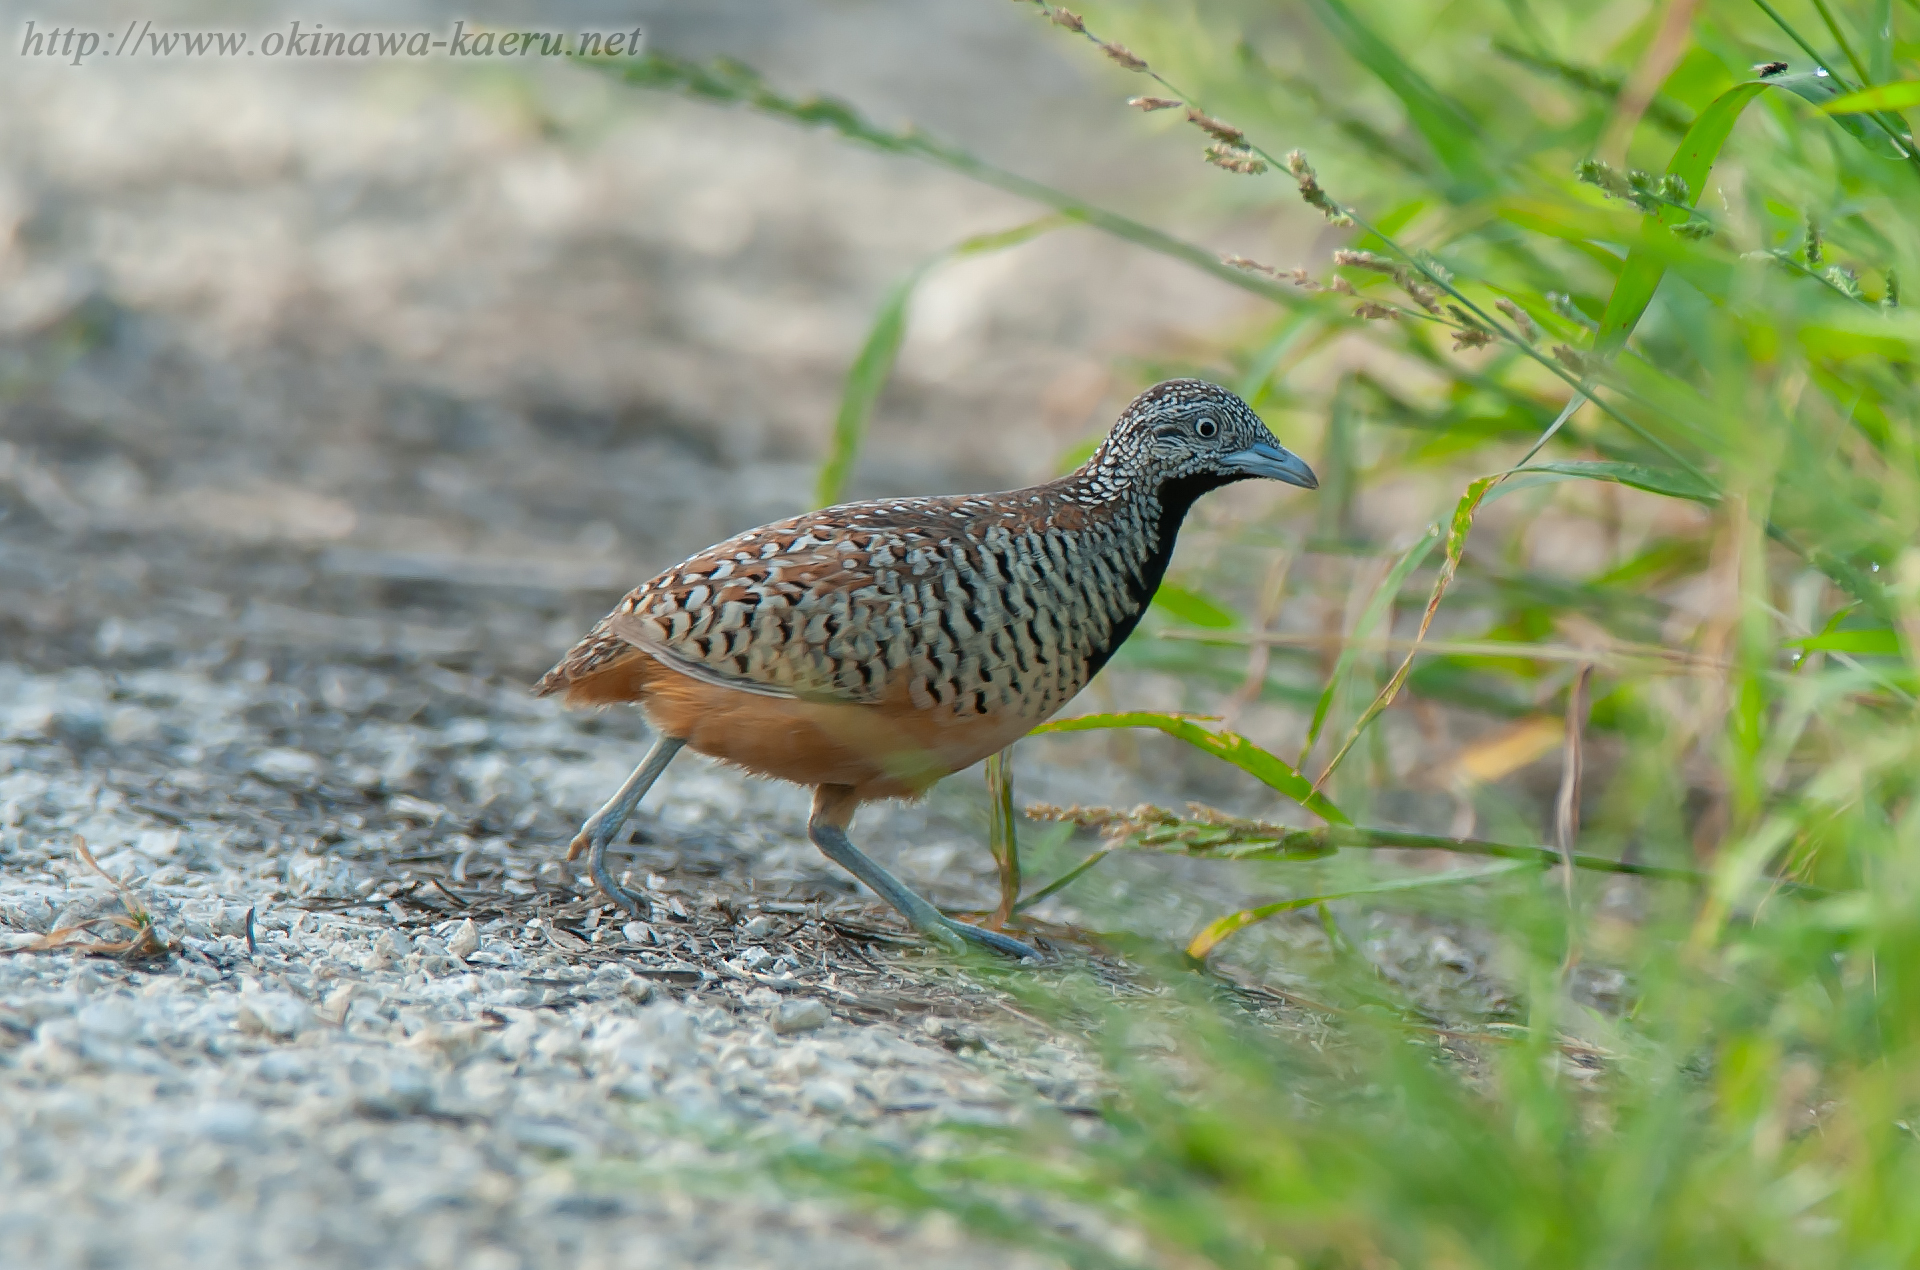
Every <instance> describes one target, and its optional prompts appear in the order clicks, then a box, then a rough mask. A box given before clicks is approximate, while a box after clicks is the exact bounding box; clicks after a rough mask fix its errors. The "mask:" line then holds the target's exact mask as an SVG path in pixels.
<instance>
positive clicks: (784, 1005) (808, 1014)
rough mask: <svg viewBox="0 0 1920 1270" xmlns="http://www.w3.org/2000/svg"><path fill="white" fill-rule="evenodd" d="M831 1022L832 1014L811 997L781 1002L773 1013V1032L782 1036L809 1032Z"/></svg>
mask: <svg viewBox="0 0 1920 1270" xmlns="http://www.w3.org/2000/svg"><path fill="white" fill-rule="evenodd" d="M831 1022H833V1012H832V1011H831V1010H829V1009H827V1007H826V1006H824V1005H822V1004H821V1003H820V1002H819V1001H817V1000H815V999H814V998H812V997H800V998H797V999H795V1000H792V1001H782V1002H781V1003H780V1004H779V1006H778V1007H777V1008H776V1009H775V1010H774V1012H773V1030H774V1031H776V1032H779V1033H780V1034H781V1035H783V1036H787V1035H792V1034H793V1033H795V1032H811V1031H813V1030H814V1029H815V1028H817V1027H825V1026H826V1025H827V1024H829V1023H831Z"/></svg>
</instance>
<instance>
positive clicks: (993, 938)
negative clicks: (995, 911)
mask: <svg viewBox="0 0 1920 1270" xmlns="http://www.w3.org/2000/svg"><path fill="white" fill-rule="evenodd" d="M925 933H929V934H933V937H934V938H936V939H939V938H940V936H941V935H945V936H947V937H948V938H951V937H952V936H955V935H958V936H959V937H960V938H961V939H963V940H965V941H966V942H968V943H970V944H978V945H980V946H981V947H982V948H991V949H993V951H995V952H997V953H1004V954H1005V955H1007V956H1009V957H1014V958H1019V959H1026V958H1029V957H1030V958H1032V959H1033V960H1035V961H1038V960H1040V954H1039V952H1038V951H1036V950H1035V949H1033V948H1030V947H1028V946H1027V945H1026V944H1023V943H1021V942H1020V941H1019V940H1017V939H1015V938H1013V937H1012V936H1011V935H1002V934H1001V933H1000V932H999V931H997V930H988V929H986V928H985V927H984V926H969V925H968V924H967V923H965V922H956V921H954V920H953V919H952V918H951V917H948V916H946V915H945V914H941V916H940V928H939V930H938V933H934V932H925ZM942 942H945V941H944V940H943V941H942Z"/></svg>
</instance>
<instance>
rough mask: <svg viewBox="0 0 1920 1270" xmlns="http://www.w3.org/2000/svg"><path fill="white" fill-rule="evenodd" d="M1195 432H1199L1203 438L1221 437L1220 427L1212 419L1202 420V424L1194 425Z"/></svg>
mask: <svg viewBox="0 0 1920 1270" xmlns="http://www.w3.org/2000/svg"><path fill="white" fill-rule="evenodd" d="M1193 430H1194V431H1195V432H1198V433H1199V434H1200V435H1201V436H1203V437H1208V438H1211V437H1216V436H1218V435H1220V425H1219V424H1217V423H1215V422H1214V421H1213V420H1211V419H1202V420H1201V421H1200V422H1198V423H1196V424H1194V425H1193Z"/></svg>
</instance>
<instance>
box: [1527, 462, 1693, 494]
mask: <svg viewBox="0 0 1920 1270" xmlns="http://www.w3.org/2000/svg"><path fill="white" fill-rule="evenodd" d="M1535 473H1542V474H1550V475H1553V476H1561V477H1566V478H1567V479H1569V480H1587V481H1612V482H1614V483H1616V484H1620V485H1630V486H1632V487H1633V488H1634V489H1643V490H1646V491H1647V492H1648V493H1649V494H1664V495H1666V496H1667V497H1668V498H1684V499H1686V500H1688V501H1689V502H1694V503H1706V504H1708V505H1712V504H1714V503H1718V502H1719V501H1720V492H1719V491H1718V490H1716V489H1715V488H1714V487H1713V486H1712V485H1710V484H1708V483H1707V482H1705V481H1703V480H1701V479H1700V478H1699V477H1697V476H1695V475H1694V474H1693V473H1691V472H1684V471H1681V470H1680V469H1678V468H1671V467H1653V466H1651V465H1649V464H1645V463H1616V462H1612V461H1609V460H1580V461H1570V462H1564V463H1536V464H1534V465H1533V466H1531V467H1523V468H1520V469H1518V470H1517V471H1516V472H1515V473H1514V476H1513V479H1512V480H1509V481H1507V482H1506V483H1505V484H1504V485H1502V486H1501V487H1500V492H1501V493H1503V494H1504V493H1508V492H1511V491H1513V490H1515V489H1523V488H1525V487H1526V483H1527V478H1529V477H1531V476H1533V475H1534V474H1535Z"/></svg>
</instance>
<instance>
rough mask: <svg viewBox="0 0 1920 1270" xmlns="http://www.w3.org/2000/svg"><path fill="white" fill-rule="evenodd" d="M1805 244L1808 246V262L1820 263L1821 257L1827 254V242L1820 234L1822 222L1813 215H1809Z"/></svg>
mask: <svg viewBox="0 0 1920 1270" xmlns="http://www.w3.org/2000/svg"><path fill="white" fill-rule="evenodd" d="M1805 246H1806V252H1807V263H1808V264H1809V265H1817V264H1819V263H1820V260H1821V258H1822V257H1823V256H1824V255H1825V254H1826V244H1825V242H1824V240H1823V239H1822V238H1821V236H1820V222H1819V221H1817V220H1815V219H1814V218H1813V217H1811V216H1809V217H1807V237H1806V243H1805Z"/></svg>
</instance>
